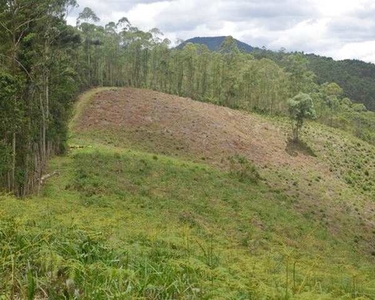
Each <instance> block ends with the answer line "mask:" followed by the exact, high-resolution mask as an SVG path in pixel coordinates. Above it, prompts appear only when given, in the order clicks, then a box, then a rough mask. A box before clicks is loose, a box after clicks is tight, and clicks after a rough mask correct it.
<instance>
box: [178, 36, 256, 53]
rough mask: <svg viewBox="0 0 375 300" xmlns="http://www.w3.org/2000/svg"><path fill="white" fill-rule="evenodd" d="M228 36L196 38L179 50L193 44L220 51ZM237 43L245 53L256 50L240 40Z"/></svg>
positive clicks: (183, 44) (180, 46)
mask: <svg viewBox="0 0 375 300" xmlns="http://www.w3.org/2000/svg"><path fill="white" fill-rule="evenodd" d="M225 38H226V36H214V37H195V38H192V39H188V40H187V41H185V42H183V43H182V44H181V45H179V46H178V48H183V47H184V46H185V45H186V44H188V43H193V44H201V45H206V46H207V48H208V49H210V50H211V51H219V50H220V46H221V44H222V43H223V42H224V40H225ZM235 41H236V42H237V47H238V49H240V50H241V51H244V52H253V51H254V50H255V49H257V48H254V47H252V46H250V45H248V44H246V43H244V42H241V41H239V40H236V39H235Z"/></svg>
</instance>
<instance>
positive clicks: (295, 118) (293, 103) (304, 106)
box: [288, 93, 316, 142]
mask: <svg viewBox="0 0 375 300" xmlns="http://www.w3.org/2000/svg"><path fill="white" fill-rule="evenodd" d="M288 108H289V115H290V118H291V120H292V130H293V141H294V142H298V141H299V131H300V130H301V128H302V126H303V122H304V120H305V119H314V118H315V117H316V112H315V108H314V103H313V101H312V99H311V97H310V96H309V95H308V94H304V93H299V94H298V95H297V96H295V97H294V98H292V99H289V100H288Z"/></svg>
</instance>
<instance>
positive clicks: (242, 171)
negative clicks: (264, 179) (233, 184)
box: [229, 155, 261, 183]
mask: <svg viewBox="0 0 375 300" xmlns="http://www.w3.org/2000/svg"><path fill="white" fill-rule="evenodd" d="M229 162H230V173H231V174H232V175H234V176H236V177H238V178H239V180H240V182H245V181H250V182H252V183H258V181H259V180H260V179H261V177H260V175H259V172H258V170H257V168H256V167H255V166H254V164H253V163H252V162H250V161H249V160H248V159H247V158H246V157H244V156H240V155H235V156H231V157H229Z"/></svg>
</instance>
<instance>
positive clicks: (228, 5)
mask: <svg viewBox="0 0 375 300" xmlns="http://www.w3.org/2000/svg"><path fill="white" fill-rule="evenodd" d="M78 2H79V4H80V9H83V8H84V7H85V6H89V7H91V8H92V9H93V10H94V11H95V12H96V13H97V15H98V16H99V17H100V18H101V19H102V21H101V22H102V24H105V23H107V22H109V21H117V20H118V19H120V18H122V17H124V16H126V17H128V18H129V20H130V21H131V22H132V24H133V25H135V26H137V27H139V28H141V29H142V30H147V29H151V28H154V27H158V28H160V29H161V30H162V31H163V32H164V33H165V35H166V36H167V37H169V38H170V39H172V40H173V39H175V38H177V37H179V38H182V39H188V38H191V37H194V36H215V35H233V36H234V37H235V38H238V39H240V40H243V41H244V42H247V43H249V44H250V45H252V46H257V47H262V46H266V47H267V48H269V49H272V50H278V49H280V48H281V47H285V48H286V49H287V50H289V51H305V52H308V53H311V52H313V53H316V54H321V55H326V56H332V57H333V58H335V59H347V58H356V59H362V60H365V61H371V62H374V63H375V18H374V15H375V3H374V1H373V0H356V1H353V0H304V1H301V0H117V1H113V0H109V1H94V0H78ZM77 14H78V11H75V12H74V13H73V14H72V15H71V16H70V17H69V18H68V22H69V23H70V24H75V17H76V16H77Z"/></svg>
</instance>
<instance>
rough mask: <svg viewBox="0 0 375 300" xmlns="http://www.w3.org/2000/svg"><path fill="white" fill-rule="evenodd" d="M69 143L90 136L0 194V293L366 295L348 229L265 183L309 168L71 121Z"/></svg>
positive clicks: (365, 278) (369, 285)
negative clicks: (94, 129) (22, 188)
mask: <svg viewBox="0 0 375 300" xmlns="http://www.w3.org/2000/svg"><path fill="white" fill-rule="evenodd" d="M86 101H89V100H88V98H86ZM81 103H82V102H81ZM86 103H87V102H86ZM81 105H82V104H81ZM81 109H83V107H81ZM71 128H72V129H73V128H74V126H72V127H71ZM74 143H77V144H79V145H86V146H88V145H90V147H85V148H83V149H75V150H72V151H71V152H70V153H69V154H68V155H67V156H65V157H57V158H54V159H53V160H52V161H51V163H50V169H51V170H58V171H59V176H56V177H52V178H51V179H49V181H48V182H47V184H46V186H45V187H44V188H43V189H42V191H41V193H40V195H38V196H35V197H32V198H30V199H26V200H18V199H14V198H12V197H10V196H6V195H3V196H0V295H2V296H0V299H12V298H21V299H34V298H36V299H47V298H48V299H311V300H313V299H371V298H370V296H371V297H372V298H373V297H374V295H375V289H374V287H375V268H374V267H373V264H372V261H371V259H370V258H369V257H368V256H367V255H365V254H362V252H360V250H359V249H358V247H357V245H356V244H355V243H354V242H353V243H349V242H348V240H350V239H352V237H353V236H352V233H349V235H348V237H346V236H345V235H344V234H341V233H340V234H334V233H332V232H331V230H330V228H329V227H328V226H326V225H325V223H324V222H322V221H321V219H320V218H318V217H317V215H316V214H324V211H323V212H320V211H319V209H321V208H315V207H312V209H311V211H308V210H306V209H305V210H298V209H296V202H298V201H301V200H300V199H299V197H296V196H295V194H293V193H290V192H289V191H288V190H282V189H280V188H277V186H276V187H270V185H272V184H273V183H275V182H279V181H281V180H290V182H291V184H293V183H294V182H296V181H298V187H299V188H303V187H304V185H306V186H307V184H308V183H309V182H310V181H311V182H313V183H314V182H318V181H319V178H318V177H319V176H320V175H319V174H308V180H307V179H306V182H305V181H303V177H302V179H301V177H300V176H299V174H298V173H295V174H294V175H293V176H295V178H290V172H289V170H288V169H287V168H285V169H282V168H280V169H279V170H277V173H275V172H274V170H269V171H265V170H262V171H261V178H259V177H258V175H257V176H256V180H254V176H253V175H254V174H256V170H254V167H253V166H248V165H247V162H245V163H244V165H245V171H246V172H240V171H241V169H238V166H237V167H234V170H235V172H233V171H232V172H229V171H225V170H219V169H216V168H213V167H210V166H208V165H206V164H203V163H193V162H190V161H188V160H184V159H181V158H176V157H175V158H172V157H167V156H163V155H160V154H155V153H146V152H142V151H136V150H134V149H130V148H121V147H115V146H111V145H110V144H106V143H105V142H103V143H100V142H98V138H97V137H95V138H94V139H90V136H87V135H85V136H81V135H80V133H77V132H74ZM104 144H106V145H104ZM319 149H320V148H319V147H315V149H313V150H314V151H316V152H317V153H318V156H319V155H320V152H319V151H318V150H319ZM239 161H241V159H239ZM241 164H242V163H241ZM239 170H240V171H239ZM249 170H251V171H249ZM248 172H250V175H248ZM301 172H302V171H301ZM272 174H273V175H272ZM265 175H266V176H265ZM306 176H307V175H306ZM265 177H266V178H265ZM309 180H310V181H309ZM293 186H294V185H293ZM294 187H295V186H294ZM312 188H316V187H314V186H313V187H312ZM319 188H322V189H323V188H324V186H321V185H319ZM338 188H339V187H338ZM296 189H297V188H295V190H296ZM348 191H349V190H348ZM348 193H349V192H348ZM322 194H323V193H322ZM345 195H347V194H345ZM345 195H343V197H344V196H345ZM327 210H328V208H327ZM312 211H315V213H316V214H312V213H311V212H312ZM348 222H352V221H350V219H348ZM348 224H349V225H350V226H351V225H352V223H348ZM353 234H355V233H353Z"/></svg>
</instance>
